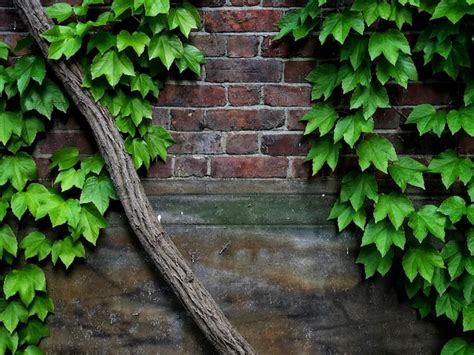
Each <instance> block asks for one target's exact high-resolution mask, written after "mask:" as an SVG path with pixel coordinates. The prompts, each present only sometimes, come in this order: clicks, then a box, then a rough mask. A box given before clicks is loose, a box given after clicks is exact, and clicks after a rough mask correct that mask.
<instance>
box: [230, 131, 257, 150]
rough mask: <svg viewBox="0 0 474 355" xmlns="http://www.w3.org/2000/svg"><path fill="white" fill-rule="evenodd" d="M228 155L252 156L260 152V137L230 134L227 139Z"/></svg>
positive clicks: (250, 134) (251, 134) (252, 134)
mask: <svg viewBox="0 0 474 355" xmlns="http://www.w3.org/2000/svg"><path fill="white" fill-rule="evenodd" d="M226 152H227V154H252V153H257V152H258V137H257V134H255V133H249V134H242V133H229V134H228V135H227V139H226Z"/></svg>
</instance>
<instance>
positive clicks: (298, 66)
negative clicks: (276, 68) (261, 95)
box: [284, 60, 316, 83]
mask: <svg viewBox="0 0 474 355" xmlns="http://www.w3.org/2000/svg"><path fill="white" fill-rule="evenodd" d="M315 64H316V63H315V62H314V61H313V60H304V61H291V62H286V63H285V71H284V73H285V74H284V81H285V82H287V83H303V82H306V80H305V78H306V76H307V75H308V74H309V72H310V71H311V70H313V69H314V67H315Z"/></svg>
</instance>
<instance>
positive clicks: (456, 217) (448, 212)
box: [438, 196, 466, 224]
mask: <svg viewBox="0 0 474 355" xmlns="http://www.w3.org/2000/svg"><path fill="white" fill-rule="evenodd" d="M438 211H439V212H441V213H442V214H444V215H445V216H448V217H449V219H450V220H451V222H452V223H453V224H454V223H457V222H459V221H460V220H461V218H462V217H463V216H464V215H465V214H466V201H464V199H463V198H461V197H459V196H451V197H448V198H447V199H446V200H444V201H443V203H441V205H440V206H439V208H438Z"/></svg>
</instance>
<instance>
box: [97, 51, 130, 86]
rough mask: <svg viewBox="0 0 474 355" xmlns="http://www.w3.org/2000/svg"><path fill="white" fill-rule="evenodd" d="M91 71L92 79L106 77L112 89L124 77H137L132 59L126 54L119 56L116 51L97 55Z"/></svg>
mask: <svg viewBox="0 0 474 355" xmlns="http://www.w3.org/2000/svg"><path fill="white" fill-rule="evenodd" d="M90 70H91V77H92V79H96V78H98V77H100V76H102V75H104V76H105V78H106V79H107V81H108V82H109V84H110V85H111V86H112V87H115V85H117V84H118V82H119V81H120V78H121V77H122V76H123V75H127V76H135V71H134V68H133V63H132V62H131V61H130V59H128V57H127V56H126V55H124V54H117V52H116V51H114V50H109V51H107V52H106V53H105V54H104V55H101V54H97V55H96V56H95V57H94V60H93V61H92V64H91V68H90Z"/></svg>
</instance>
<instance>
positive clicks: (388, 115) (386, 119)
mask: <svg viewBox="0 0 474 355" xmlns="http://www.w3.org/2000/svg"><path fill="white" fill-rule="evenodd" d="M399 111H400V112H402V113H403V114H404V115H405V116H408V115H409V114H410V112H409V111H410V110H406V109H399ZM401 121H403V118H402V117H401V116H400V113H399V112H398V111H397V110H395V109H393V108H392V109H382V110H377V112H376V113H375V115H374V123H375V128H376V129H396V128H398V127H399V126H400V122H401Z"/></svg>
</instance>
